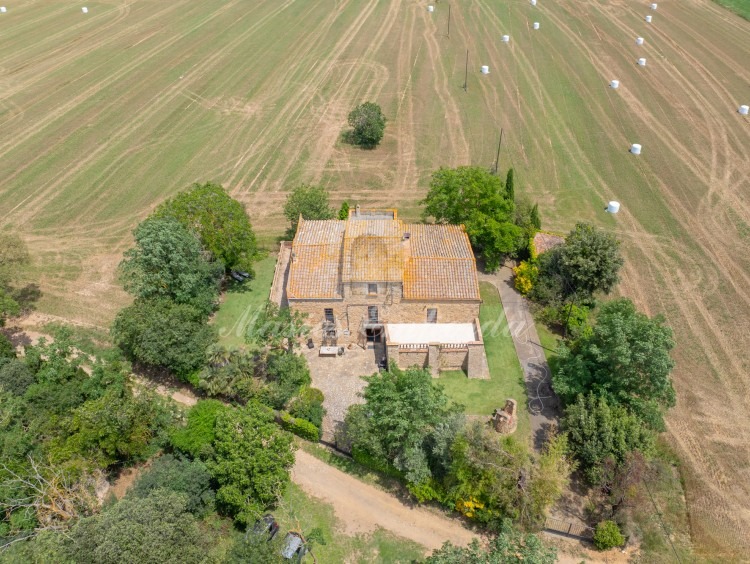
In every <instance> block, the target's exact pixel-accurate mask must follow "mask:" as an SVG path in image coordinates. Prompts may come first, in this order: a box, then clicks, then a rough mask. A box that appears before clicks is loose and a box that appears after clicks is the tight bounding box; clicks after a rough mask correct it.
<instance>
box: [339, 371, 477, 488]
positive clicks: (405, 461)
mask: <svg viewBox="0 0 750 564" xmlns="http://www.w3.org/2000/svg"><path fill="white" fill-rule="evenodd" d="M363 379H364V380H365V381H366V382H367V387H366V388H365V389H364V392H363V393H362V395H363V397H364V399H365V404H363V405H353V406H351V407H350V408H349V412H348V413H347V416H346V426H347V435H348V437H349V439H350V440H351V442H352V447H353V448H354V449H355V450H357V449H359V450H360V451H364V452H365V453H367V454H368V455H369V456H370V457H373V458H375V459H376V460H378V461H380V462H381V463H387V464H390V465H392V466H394V467H395V468H396V469H398V470H400V471H401V472H403V473H404V474H405V476H406V478H407V480H409V482H411V483H412V484H420V483H424V482H426V481H427V480H429V479H430V478H431V477H432V476H433V472H432V470H431V468H430V459H431V457H432V455H433V449H432V448H431V446H432V445H433V444H437V443H436V442H435V441H433V440H432V439H431V438H432V436H433V434H434V433H435V432H436V430H437V429H438V428H439V426H440V425H441V424H442V423H444V422H445V421H448V420H450V419H452V418H454V417H456V416H458V415H459V414H460V413H461V412H462V409H461V406H458V405H456V404H454V403H452V402H451V401H450V399H449V398H448V396H447V395H446V394H445V392H444V391H443V388H442V387H440V386H436V385H434V384H433V381H432V377H431V375H430V372H429V371H428V370H424V369H419V368H417V367H412V368H409V369H406V370H401V369H399V368H398V367H397V366H396V365H391V367H390V370H389V371H387V372H381V373H377V374H373V375H372V376H366V377H364V378H363ZM448 442H449V443H450V442H451V441H450V440H449V441H448Z"/></svg>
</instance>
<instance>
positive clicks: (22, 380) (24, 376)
mask: <svg viewBox="0 0 750 564" xmlns="http://www.w3.org/2000/svg"><path fill="white" fill-rule="evenodd" d="M2 360H3V362H0V388H2V389H3V390H5V391H6V392H10V393H11V394H13V395H16V396H22V395H23V394H24V393H26V390H28V389H29V386H31V385H32V384H33V383H34V382H35V381H36V377H35V376H34V373H33V372H32V371H31V370H30V369H29V367H28V366H26V364H24V363H23V362H21V361H20V360H16V359H13V360H5V359H2Z"/></svg>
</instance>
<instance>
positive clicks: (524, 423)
mask: <svg viewBox="0 0 750 564" xmlns="http://www.w3.org/2000/svg"><path fill="white" fill-rule="evenodd" d="M479 289H480V292H481V295H482V301H483V303H482V307H481V309H480V311H479V322H480V324H481V326H482V333H483V336H484V347H485V350H486V352H487V362H488V363H489V367H490V379H489V380H470V379H468V378H467V377H466V374H464V373H463V372H461V371H452V372H442V373H441V374H440V378H439V379H438V380H437V382H438V383H439V384H441V385H442V386H443V387H444V388H445V391H446V393H447V394H448V395H449V396H450V397H451V399H453V400H454V401H456V402H458V403H460V404H462V405H464V406H465V407H466V413H467V414H469V415H486V416H489V415H491V414H492V411H493V410H494V409H495V408H496V407H503V406H504V405H505V400H506V399H507V398H513V399H515V400H516V401H517V402H518V406H519V410H518V431H517V432H516V433H517V435H518V436H520V437H526V436H527V435H528V433H529V419H528V413H527V412H526V409H525V406H526V387H525V385H524V382H523V371H522V370H521V365H520V364H519V363H518V356H517V355H516V349H515V348H514V347H513V340H512V339H511V336H510V330H509V328H508V322H507V321H506V320H505V312H504V311H503V306H502V304H501V303H500V295H499V294H498V292H497V289H496V288H495V287H494V286H493V285H492V284H489V283H487V282H481V283H480V285H479Z"/></svg>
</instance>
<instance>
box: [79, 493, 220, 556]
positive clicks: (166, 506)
mask: <svg viewBox="0 0 750 564" xmlns="http://www.w3.org/2000/svg"><path fill="white" fill-rule="evenodd" d="M187 503H188V502H187V496H186V495H184V494H179V493H176V492H172V491H169V490H164V489H162V490H155V491H153V492H152V493H151V494H150V495H148V496H147V497H145V498H138V497H126V498H124V499H122V500H121V501H119V502H118V503H116V504H114V505H113V506H111V507H110V508H108V509H107V510H105V511H104V512H102V513H101V514H100V515H95V516H93V517H88V518H86V519H82V520H81V521H79V522H78V524H76V526H75V527H73V529H72V530H71V531H70V533H69V536H70V542H69V543H68V545H67V552H68V554H69V557H70V558H71V559H72V560H73V561H74V562H78V563H81V564H87V563H91V564H94V563H96V564H132V563H133V562H140V563H143V564H147V563H154V564H164V563H174V564H178V563H180V564H183V563H186V564H189V563H191V562H195V563H198V562H205V561H206V559H207V550H206V549H207V546H208V545H209V542H210V538H208V537H207V535H206V532H204V531H201V530H200V528H199V527H198V523H197V521H196V519H195V517H193V515H191V514H190V513H189V512H188V510H187Z"/></svg>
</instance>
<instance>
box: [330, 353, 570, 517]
mask: <svg viewBox="0 0 750 564" xmlns="http://www.w3.org/2000/svg"><path fill="white" fill-rule="evenodd" d="M365 380H366V381H367V387H366V388H365V390H364V392H363V397H364V399H365V403H364V404H361V405H353V406H351V407H350V408H349V411H348V413H347V416H346V431H345V437H343V438H344V439H345V440H347V441H349V442H350V443H351V446H352V452H353V456H354V458H355V459H356V460H358V461H360V462H362V463H364V464H366V465H368V466H371V467H375V468H377V469H380V470H382V471H385V472H388V473H391V474H396V475H398V476H399V477H401V478H402V479H403V480H405V481H406V483H407V485H408V488H409V490H410V491H411V492H412V494H413V495H414V496H415V497H416V498H417V499H418V500H419V501H427V500H435V501H438V502H439V503H442V504H444V505H446V506H447V507H449V508H451V509H455V510H457V511H459V512H461V513H463V514H464V515H466V516H467V517H470V518H472V519H475V520H477V521H479V522H481V523H483V524H486V525H488V526H490V527H491V528H494V529H497V528H499V527H501V525H502V523H503V520H504V519H512V520H514V521H517V522H520V523H523V524H525V525H528V526H534V525H538V524H539V523H540V521H541V520H542V519H543V517H544V515H545V513H546V511H547V508H548V507H549V506H550V505H551V504H552V503H554V502H555V501H556V500H557V498H558V497H559V496H560V495H561V493H562V490H563V488H564V487H565V486H566V484H567V479H568V475H569V474H570V471H571V469H572V465H571V461H570V460H569V459H568V456H567V445H566V438H565V436H564V435H560V436H553V437H550V439H549V442H548V443H547V445H546V448H545V451H544V453H543V454H542V455H541V456H540V457H539V459H538V460H537V461H534V460H533V459H532V457H531V455H530V453H529V451H528V447H527V445H526V444H525V443H523V442H521V441H518V440H517V439H515V438H514V437H512V436H500V435H498V434H497V433H496V432H494V431H493V430H490V429H489V428H488V427H487V426H486V425H483V424H481V423H479V422H474V423H472V424H468V425H467V423H466V420H465V417H464V415H463V408H462V407H461V406H460V405H457V404H455V403H454V402H452V401H450V400H449V399H448V397H447V396H446V395H445V392H444V391H443V389H442V388H441V387H440V386H437V385H435V384H434V383H433V380H432V377H431V375H430V373H429V371H427V370H424V369H419V368H417V367H412V368H410V369H408V370H400V369H399V368H398V367H397V366H395V365H393V366H391V367H390V371H388V372H382V373H379V374H374V375H372V376H369V377H366V378H365Z"/></svg>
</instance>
